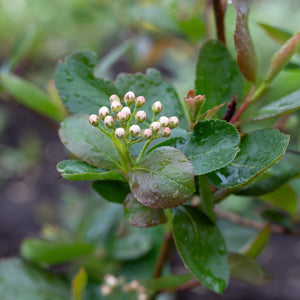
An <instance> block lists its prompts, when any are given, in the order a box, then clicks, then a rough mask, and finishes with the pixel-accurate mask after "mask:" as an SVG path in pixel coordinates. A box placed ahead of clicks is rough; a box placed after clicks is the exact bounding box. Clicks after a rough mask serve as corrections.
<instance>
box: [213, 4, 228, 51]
mask: <svg viewBox="0 0 300 300" xmlns="http://www.w3.org/2000/svg"><path fill="white" fill-rule="evenodd" d="M213 8H214V15H215V22H216V28H217V36H218V41H219V42H221V43H223V44H224V45H226V38H225V26H224V15H225V9H224V7H223V5H222V3H221V0H213Z"/></svg>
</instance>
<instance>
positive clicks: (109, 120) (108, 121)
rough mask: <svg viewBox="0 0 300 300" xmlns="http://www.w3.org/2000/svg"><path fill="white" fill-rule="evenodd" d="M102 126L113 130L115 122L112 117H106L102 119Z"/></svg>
mask: <svg viewBox="0 0 300 300" xmlns="http://www.w3.org/2000/svg"><path fill="white" fill-rule="evenodd" d="M104 124H105V126H106V127H108V128H113V127H114V126H115V120H114V118H113V117H112V116H106V117H105V118H104Z"/></svg>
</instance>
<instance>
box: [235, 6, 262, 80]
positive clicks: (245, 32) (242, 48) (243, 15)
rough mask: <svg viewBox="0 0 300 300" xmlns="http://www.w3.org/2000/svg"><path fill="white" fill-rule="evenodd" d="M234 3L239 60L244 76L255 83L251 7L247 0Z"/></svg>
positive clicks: (255, 61)
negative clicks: (249, 17)
mask: <svg viewBox="0 0 300 300" xmlns="http://www.w3.org/2000/svg"><path fill="white" fill-rule="evenodd" d="M233 4H234V7H235V9H236V13H237V17H236V27H235V33H234V43H235V49H236V51H237V62H238V65H239V68H240V70H241V72H242V74H243V75H244V77H245V78H246V79H247V80H248V81H250V82H252V83H255V82H256V74H257V60H256V55H255V50H254V46H253V42H252V39H251V36H250V32H249V28H248V15H249V7H248V5H247V2H246V1H245V0H239V1H236V0H233Z"/></svg>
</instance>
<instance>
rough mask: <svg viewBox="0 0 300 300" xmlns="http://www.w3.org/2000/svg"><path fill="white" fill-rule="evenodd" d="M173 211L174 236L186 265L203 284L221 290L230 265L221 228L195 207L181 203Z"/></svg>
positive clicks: (224, 284) (226, 278)
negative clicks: (181, 204)
mask: <svg viewBox="0 0 300 300" xmlns="http://www.w3.org/2000/svg"><path fill="white" fill-rule="evenodd" d="M173 213H174V219H173V235H174V240H175V243H176V246H177V249H178V251H179V254H180V256H181V258H182V260H183V262H184V264H185V266H186V267H187V268H188V269H189V270H190V271H191V272H192V274H193V275H194V276H195V277H196V278H197V279H198V280H199V281H200V282H201V283H202V284H203V285H204V286H206V287H208V288H210V289H211V290H213V291H215V292H217V293H222V292H223V290H224V289H225V287H226V285H227V282H228V279H229V267H228V263H227V255H226V246H225V242H224V240H223V238H222V236H221V234H220V232H219V230H218V228H217V227H216V226H215V225H213V224H212V223H211V222H210V220H209V219H208V218H207V217H206V216H205V215H204V214H203V213H201V212H200V211H198V210H197V209H196V208H192V207H189V206H180V207H178V208H175V209H173Z"/></svg>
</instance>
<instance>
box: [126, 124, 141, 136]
mask: <svg viewBox="0 0 300 300" xmlns="http://www.w3.org/2000/svg"><path fill="white" fill-rule="evenodd" d="M129 133H130V135H131V136H132V137H136V136H138V135H139V134H140V133H141V128H140V126H139V125H132V126H130V128H129Z"/></svg>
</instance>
